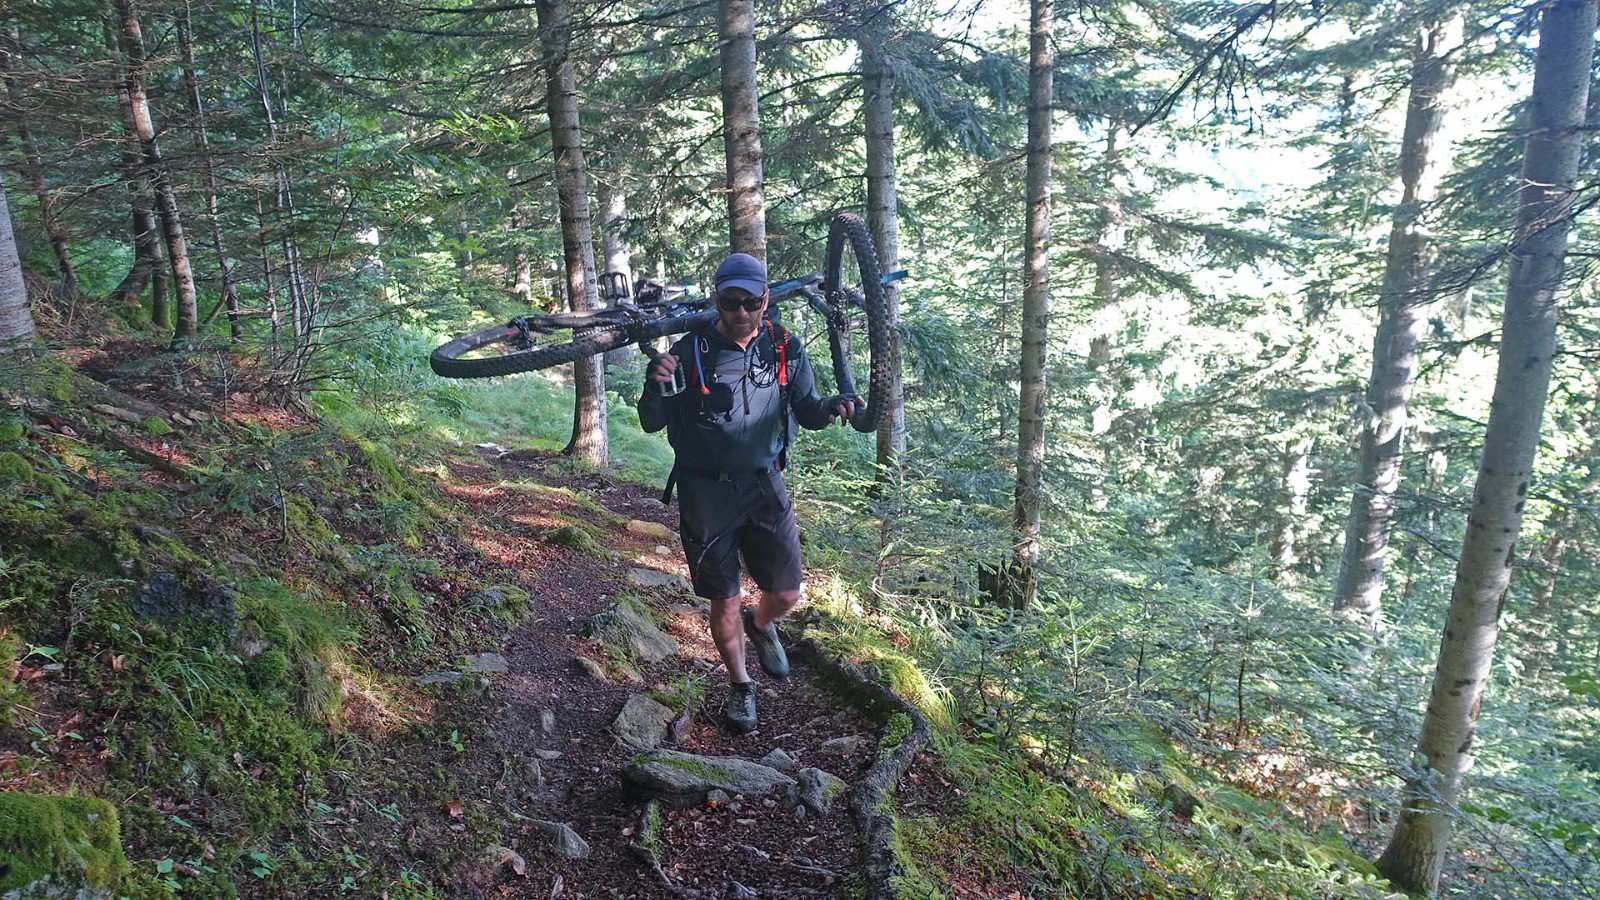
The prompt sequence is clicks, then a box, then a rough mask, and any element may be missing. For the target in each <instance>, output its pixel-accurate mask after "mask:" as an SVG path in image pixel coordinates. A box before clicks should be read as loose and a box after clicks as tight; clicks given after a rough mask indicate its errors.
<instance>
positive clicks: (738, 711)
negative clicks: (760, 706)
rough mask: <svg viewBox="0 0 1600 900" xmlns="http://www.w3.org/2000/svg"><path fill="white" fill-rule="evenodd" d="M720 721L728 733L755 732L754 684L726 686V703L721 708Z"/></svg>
mask: <svg viewBox="0 0 1600 900" xmlns="http://www.w3.org/2000/svg"><path fill="white" fill-rule="evenodd" d="M722 721H723V724H725V725H727V726H728V730H729V731H737V732H739V733H740V734H745V733H747V732H751V731H755V730H756V685H755V682H753V681H746V682H745V683H744V684H733V685H729V686H728V702H727V703H725V704H723V707H722Z"/></svg>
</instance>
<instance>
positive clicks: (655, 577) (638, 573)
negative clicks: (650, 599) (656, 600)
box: [628, 568, 690, 591]
mask: <svg viewBox="0 0 1600 900" xmlns="http://www.w3.org/2000/svg"><path fill="white" fill-rule="evenodd" d="M628 580H629V581H631V582H633V583H634V584H636V585H638V586H639V587H644V588H654V587H673V588H677V589H678V590H683V591H687V590H689V589H690V587H689V579H687V578H684V577H683V576H682V575H676V574H674V573H672V572H662V571H659V570H657V569H644V568H633V569H629V570H628Z"/></svg>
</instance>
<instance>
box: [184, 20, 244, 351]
mask: <svg viewBox="0 0 1600 900" xmlns="http://www.w3.org/2000/svg"><path fill="white" fill-rule="evenodd" d="M193 19H194V16H193V14H192V13H191V11H190V9H189V0H184V3H183V14H182V15H181V16H179V17H178V20H177V26H178V27H177V31H178V49H179V51H180V52H181V53H182V54H183V86H184V96H185V97H186V98H187V99H188V101H189V114H190V115H192V116H193V117H194V122H193V123H192V128H193V130H194V148H195V150H196V151H198V152H199V154H200V163H201V165H202V166H203V167H204V168H205V176H206V213H207V216H208V217H209V219H210V220H211V246H212V248H213V249H215V250H216V253H217V267H218V273H219V276H220V278H221V282H222V283H221V285H220V288H221V293H222V298H221V300H220V301H219V302H218V304H217V306H216V307H215V308H214V309H213V310H212V311H211V314H210V315H208V316H206V321H207V322H210V321H211V319H212V318H214V317H215V316H216V314H217V310H220V309H226V310H227V311H228V332H229V335H230V336H231V337H232V339H233V340H235V341H237V340H239V339H240V338H241V337H243V336H244V326H243V322H242V321H241V320H240V318H239V290H238V288H237V287H235V285H234V275H233V260H232V259H231V258H229V256H228V248H227V246H226V244H225V243H224V242H223V238H222V215H221V212H220V207H219V205H218V203H217V168H216V163H215V161H214V160H213V159H212V158H211V144H210V141H209V140H207V138H206V109H205V104H204V103H203V102H201V99H200V79H199V78H198V77H197V76H196V75H195V65H194V35H193V28H194V25H193Z"/></svg>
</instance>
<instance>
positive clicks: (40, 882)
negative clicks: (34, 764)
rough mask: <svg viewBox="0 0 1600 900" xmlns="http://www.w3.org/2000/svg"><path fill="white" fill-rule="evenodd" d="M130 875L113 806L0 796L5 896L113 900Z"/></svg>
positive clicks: (0, 869) (0, 883)
mask: <svg viewBox="0 0 1600 900" xmlns="http://www.w3.org/2000/svg"><path fill="white" fill-rule="evenodd" d="M127 873H128V860H127V857H125V856H124V855H123V853H122V839H121V836H120V832H119V828H118V825H117V811H116V809H115V807H113V806H112V805H111V804H110V803H107V802H106V801H104V800H97V799H94V798H92V797H51V796H41V795H39V794H23V793H15V792H8V793H0V894H3V895H4V896H6V897H16V898H18V900H32V898H41V900H42V898H45V897H72V898H74V900H91V898H94V900H98V898H109V897H111V896H113V895H114V893H115V889H116V886H117V882H118V881H120V880H121V879H122V877H123V876H124V875H126V874H127Z"/></svg>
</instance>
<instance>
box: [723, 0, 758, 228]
mask: <svg viewBox="0 0 1600 900" xmlns="http://www.w3.org/2000/svg"><path fill="white" fill-rule="evenodd" d="M718 25H719V27H720V29H721V36H722V45H721V46H722V150H723V155H724V157H725V158H726V160H727V168H728V248H729V249H730V250H731V251H732V252H734V253H748V254H750V255H751V256H754V257H756V258H757V259H766V258H767V213H766V201H765V200H764V199H763V197H762V193H761V190H762V188H761V110H760V108H759V106H758V104H757V102H756V13H755V2H754V0H722V2H721V7H720V13H719V16H718Z"/></svg>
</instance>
